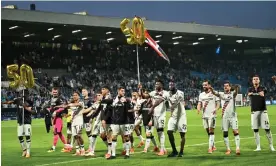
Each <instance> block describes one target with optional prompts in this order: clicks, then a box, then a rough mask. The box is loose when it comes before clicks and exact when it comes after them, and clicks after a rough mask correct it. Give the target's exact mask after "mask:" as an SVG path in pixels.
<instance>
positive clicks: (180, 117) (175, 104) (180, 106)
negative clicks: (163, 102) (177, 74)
mask: <svg viewBox="0 0 276 166" xmlns="http://www.w3.org/2000/svg"><path fill="white" fill-rule="evenodd" d="M169 89H170V99H169V102H170V110H171V117H170V119H169V122H168V131H167V133H168V137H169V140H170V143H171V146H172V150H173V151H172V153H171V154H169V155H168V157H176V156H177V155H178V157H183V151H184V145H185V141H186V140H185V134H186V132H187V117H186V111H185V105H184V93H183V92H182V91H180V90H178V89H176V87H175V84H174V82H170V84H169ZM176 130H178V131H179V134H180V138H181V142H180V145H181V146H180V152H179V153H178V152H177V150H176V147H175V142H174V136H173V132H174V131H176Z"/></svg>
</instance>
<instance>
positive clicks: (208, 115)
mask: <svg viewBox="0 0 276 166" xmlns="http://www.w3.org/2000/svg"><path fill="white" fill-rule="evenodd" d="M202 86H203V91H204V92H202V93H200V94H199V98H198V105H197V111H198V114H199V113H200V111H201V110H202V114H203V115H202V119H203V127H204V128H205V129H206V131H207V134H208V139H209V149H208V153H212V152H213V151H215V150H216V147H215V144H214V143H215V135H214V132H215V127H216V111H217V110H218V109H219V107H220V103H219V98H218V97H216V96H215V95H213V94H212V92H211V90H210V87H211V85H210V82H209V81H207V80H205V81H204V82H203V84H202Z"/></svg>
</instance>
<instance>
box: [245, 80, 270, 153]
mask: <svg viewBox="0 0 276 166" xmlns="http://www.w3.org/2000/svg"><path fill="white" fill-rule="evenodd" d="M252 84H253V86H252V87H250V88H249V89H248V96H249V97H250V100H251V126H252V129H253V131H254V136H255V141H256V145H257V149H256V150H255V151H261V143H260V135H259V128H262V129H265V132H266V137H267V139H268V142H269V147H270V150H271V151H275V149H274V147H273V138H272V134H271V131H270V125H269V118H268V114H267V108H266V103H265V95H266V92H267V90H266V88H265V87H263V86H261V85H260V77H259V76H258V75H254V76H253V77H252Z"/></svg>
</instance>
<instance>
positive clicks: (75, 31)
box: [72, 29, 81, 33]
mask: <svg viewBox="0 0 276 166" xmlns="http://www.w3.org/2000/svg"><path fill="white" fill-rule="evenodd" d="M77 32H81V30H80V29H78V30H74V31H72V33H77Z"/></svg>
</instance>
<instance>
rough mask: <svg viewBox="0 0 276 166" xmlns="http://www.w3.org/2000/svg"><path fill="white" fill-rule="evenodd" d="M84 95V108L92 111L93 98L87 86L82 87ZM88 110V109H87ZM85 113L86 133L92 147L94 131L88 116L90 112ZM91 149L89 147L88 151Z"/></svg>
mask: <svg viewBox="0 0 276 166" xmlns="http://www.w3.org/2000/svg"><path fill="white" fill-rule="evenodd" d="M82 96H83V102H84V109H89V110H88V111H89V112H90V111H91V110H92V107H91V106H92V100H91V98H90V97H88V91H87V89H86V88H83V89H82ZM86 112H87V111H86ZM89 112H87V113H84V114H83V122H84V128H85V131H86V135H87V137H88V140H89V147H91V146H92V145H91V143H92V135H91V132H92V124H91V123H90V122H89V121H90V119H91V117H87V114H88V113H89ZM90 151H91V149H90V148H89V149H88V150H87V151H86V152H87V153H88V152H90Z"/></svg>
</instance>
